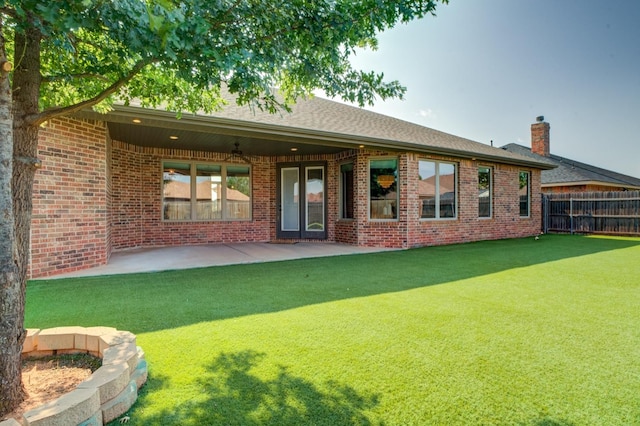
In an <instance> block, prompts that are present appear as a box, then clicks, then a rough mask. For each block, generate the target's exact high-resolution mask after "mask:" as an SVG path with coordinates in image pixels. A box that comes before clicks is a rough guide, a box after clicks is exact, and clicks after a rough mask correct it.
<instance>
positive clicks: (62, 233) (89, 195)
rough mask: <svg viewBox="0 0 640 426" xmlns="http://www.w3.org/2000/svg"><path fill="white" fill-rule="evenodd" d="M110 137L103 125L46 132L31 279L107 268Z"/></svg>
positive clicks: (57, 126) (76, 124) (69, 122)
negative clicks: (107, 135)
mask: <svg viewBox="0 0 640 426" xmlns="http://www.w3.org/2000/svg"><path fill="white" fill-rule="evenodd" d="M105 141H106V131H105V127H104V124H103V123H102V122H95V121H80V120H74V119H71V118H61V119H55V120H51V121H50V122H48V123H47V125H46V126H45V127H43V128H42V129H40V138H39V144H38V157H39V158H40V160H42V168H41V169H40V170H38V171H37V172H36V177H35V182H34V189H33V215H32V220H31V259H30V276H31V277H43V276H48V275H53V274H58V273H62V272H69V271H75V270H79V269H85V268H88V267H91V266H96V265H100V264H104V263H106V261H107V253H108V251H107V250H108V227H107V176H106V145H105Z"/></svg>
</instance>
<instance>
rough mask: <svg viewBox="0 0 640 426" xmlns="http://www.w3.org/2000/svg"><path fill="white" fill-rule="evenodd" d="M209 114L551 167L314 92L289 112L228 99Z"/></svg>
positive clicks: (392, 144)
mask: <svg viewBox="0 0 640 426" xmlns="http://www.w3.org/2000/svg"><path fill="white" fill-rule="evenodd" d="M211 116H212V117H221V118H228V119H234V120H240V121H247V122H252V123H256V122H257V123H262V124H265V125H272V126H284V127H288V128H295V129H301V130H311V131H314V132H321V133H326V134H335V135H340V136H343V137H348V138H352V139H354V141H360V140H363V139H364V140H376V141H379V142H381V143H383V144H384V143H387V144H388V145H389V147H395V148H413V149H417V150H420V151H422V150H425V149H427V150H428V151H430V152H433V153H444V154H453V155H462V156H464V157H481V158H486V159H492V160H495V161H498V162H503V163H515V164H527V165H530V166H534V167H539V168H543V169H547V168H549V167H553V166H550V165H549V164H548V163H547V162H545V161H540V160H539V159H536V158H531V157H524V156H522V155H520V154H518V153H512V152H509V151H505V150H502V149H500V148H496V147H492V146H489V145H487V144H483V143H480V142H475V141H473V140H470V139H466V138H462V137H459V136H455V135H451V134H449V133H445V132H441V131H438V130H434V129H431V128H428V127H425V126H421V125H418V124H415V123H411V122H408V121H404V120H400V119H397V118H393V117H389V116H386V115H383V114H378V113H375V112H372V111H368V110H365V109H362V108H358V107H354V106H350V105H347V104H343V103H340V102H336V101H332V100H328V99H324V98H320V97H317V96H316V97H311V98H308V99H300V100H298V102H297V103H296V104H294V105H293V106H292V112H291V113H290V114H288V113H286V112H283V113H281V114H269V113H266V112H263V111H259V110H255V111H253V110H251V109H249V108H247V107H241V106H238V105H236V104H235V103H234V102H230V103H229V105H227V106H226V107H225V108H224V109H223V110H222V111H219V112H215V113H213V114H211Z"/></svg>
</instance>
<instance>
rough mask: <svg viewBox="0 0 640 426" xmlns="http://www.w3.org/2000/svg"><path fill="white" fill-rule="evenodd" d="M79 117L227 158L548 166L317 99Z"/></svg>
mask: <svg viewBox="0 0 640 426" xmlns="http://www.w3.org/2000/svg"><path fill="white" fill-rule="evenodd" d="M79 116H80V117H85V118H92V119H96V120H102V121H107V123H108V126H109V131H110V135H111V137H112V138H113V139H115V140H119V141H122V142H126V143H132V144H135V145H145V144H146V145H148V146H157V147H166V148H176V147H177V145H176V142H175V141H169V140H168V137H169V135H170V134H171V133H170V132H182V133H181V134H180V135H179V137H180V139H179V141H180V143H182V144H183V145H180V146H178V147H179V148H184V149H195V150H207V151H218V152H228V151H230V148H231V147H232V143H233V141H239V142H240V148H241V150H242V151H243V152H244V154H245V155H284V154H287V153H290V152H289V149H290V148H291V147H294V146H296V145H295V144H307V147H308V148H309V152H312V151H311V149H312V148H313V149H315V153H322V152H339V151H340V150H344V149H349V148H351V149H353V148H356V149H357V148H358V147H360V145H364V146H366V147H369V148H380V149H384V150H389V149H391V150H405V151H413V152H424V153H427V154H428V153H431V154H442V155H450V156H457V157H462V158H474V159H478V160H484V161H493V162H498V163H503V164H514V165H520V166H525V167H533V168H541V169H548V168H551V167H553V166H551V165H549V164H548V163H547V162H544V161H539V159H535V158H530V157H525V156H522V155H519V154H516V153H512V152H508V151H505V150H502V149H499V148H496V147H492V146H489V145H487V144H483V143H480V142H475V141H472V140H470V139H466V138H462V137H459V136H454V135H451V134H448V133H444V132H441V131H438V130H434V129H431V128H428V127H424V126H421V125H418V124H415V123H411V122H407V121H404V120H399V119H397V118H393V117H389V116H386V115H382V114H378V113H375V112H372V111H368V110H365V109H362V108H357V107H353V106H350V105H346V104H343V103H340V102H336V101H331V100H327V99H323V98H319V97H311V98H308V99H300V100H298V102H297V103H296V104H294V105H292V112H291V113H287V112H282V113H279V114H269V113H268V112H264V111H261V110H258V109H251V108H249V107H246V106H238V105H237V104H236V103H235V102H233V101H230V102H229V104H228V105H227V106H225V107H224V108H223V109H222V110H220V111H217V112H215V113H213V114H204V113H202V114H183V115H182V116H181V118H180V119H177V118H176V114H175V113H174V112H169V111H164V110H157V109H154V110H152V109H143V108H141V107H139V106H122V105H116V106H114V110H113V111H112V112H110V113H108V114H107V115H99V114H97V113H93V112H90V111H84V112H83V113H81V114H79ZM133 117H141V118H142V119H143V123H142V125H134V124H132V123H131V119H132V118H133ZM273 141H279V142H280V143H279V144H274V143H273ZM314 147H315V148H314ZM323 149H324V151H323ZM329 149H332V151H329ZM301 153H302V152H299V154H301Z"/></svg>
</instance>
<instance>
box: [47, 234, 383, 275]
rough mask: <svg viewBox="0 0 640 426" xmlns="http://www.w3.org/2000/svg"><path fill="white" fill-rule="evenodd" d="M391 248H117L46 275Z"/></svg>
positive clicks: (233, 262)
mask: <svg viewBox="0 0 640 426" xmlns="http://www.w3.org/2000/svg"><path fill="white" fill-rule="evenodd" d="M390 250H395V249H386V248H373V247H357V246H352V245H348V244H340V243H308V242H301V243H291V244H286V243H285V244H278V243H233V244H208V245H195V246H178V247H154V248H139V249H131V250H123V251H117V252H114V253H112V254H111V258H110V259H109V263H107V264H106V265H102V266H98V267H95V268H90V269H85V270H82V271H75V272H69V273H65V274H60V275H55V276H53V277H47V278H46V279H54V278H72V277H90V276H98V275H116V274H131V273H136V272H158V271H168V270H176V269H190V268H201V267H207V266H222V265H236V264H243V263H259V262H278V261H283V260H292V259H304V258H310V257H326V256H343V255H351V254H364V253H375V252H381V251H390Z"/></svg>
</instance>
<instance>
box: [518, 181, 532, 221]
mask: <svg viewBox="0 0 640 426" xmlns="http://www.w3.org/2000/svg"><path fill="white" fill-rule="evenodd" d="M530 180H531V179H530V174H529V172H520V176H519V181H520V190H519V191H518V194H519V196H520V217H529V214H530V205H531V202H530V201H531V188H530V186H531V185H530Z"/></svg>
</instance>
